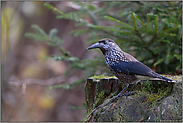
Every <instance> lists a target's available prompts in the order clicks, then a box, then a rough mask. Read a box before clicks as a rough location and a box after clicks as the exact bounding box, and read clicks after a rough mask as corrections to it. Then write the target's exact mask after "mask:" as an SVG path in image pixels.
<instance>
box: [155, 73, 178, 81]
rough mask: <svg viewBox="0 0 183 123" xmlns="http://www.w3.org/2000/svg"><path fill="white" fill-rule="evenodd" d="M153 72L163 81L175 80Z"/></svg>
mask: <svg viewBox="0 0 183 123" xmlns="http://www.w3.org/2000/svg"><path fill="white" fill-rule="evenodd" d="M153 74H154V75H155V76H156V77H157V78H160V79H161V80H163V81H166V82H176V81H175V80H172V79H169V78H166V77H164V76H161V75H159V74H157V73H156V72H154V71H153Z"/></svg>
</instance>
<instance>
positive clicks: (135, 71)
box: [111, 62, 157, 77]
mask: <svg viewBox="0 0 183 123" xmlns="http://www.w3.org/2000/svg"><path fill="white" fill-rule="evenodd" d="M111 68H112V69H114V70H115V71H116V72H120V73H125V74H130V75H143V76H151V77H157V76H156V75H153V74H152V72H153V71H152V70H151V69H150V68H149V67H147V66H146V65H144V64H143V63H141V62H117V63H114V64H113V65H111Z"/></svg>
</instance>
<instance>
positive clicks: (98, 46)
mask: <svg viewBox="0 0 183 123" xmlns="http://www.w3.org/2000/svg"><path fill="white" fill-rule="evenodd" d="M100 47H101V45H100V44H99V43H95V44H93V45H91V46H90V47H88V48H87V49H88V50H90V49H95V48H100Z"/></svg>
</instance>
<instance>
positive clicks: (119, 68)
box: [88, 38, 176, 98]
mask: <svg viewBox="0 0 183 123" xmlns="http://www.w3.org/2000/svg"><path fill="white" fill-rule="evenodd" d="M94 48H99V49H100V50H101V51H102V53H103V55H104V57H105V63H106V64H107V66H108V67H109V69H110V70H111V71H112V72H113V74H114V75H115V76H116V77H117V78H118V79H119V80H120V81H121V82H122V83H123V84H125V85H126V87H125V88H124V89H123V90H122V91H121V92H120V93H119V94H118V95H117V96H116V98H117V97H119V96H122V93H123V91H124V90H125V89H126V88H127V87H128V86H129V84H134V86H135V85H136V84H137V83H138V82H139V81H141V80H149V79H151V78H159V79H161V80H162V81H165V82H176V81H174V80H171V79H168V78H166V77H163V76H161V75H159V74H158V73H156V72H154V71H152V70H151V69H150V68H149V67H147V66H146V65H144V64H143V63H142V62H139V61H138V60H137V59H135V58H134V57H133V56H132V55H130V54H128V53H125V52H124V51H122V50H121V49H120V48H119V46H118V45H117V44H116V43H115V42H114V41H113V40H111V39H108V38H104V39H101V40H100V41H99V42H97V43H95V44H93V45H92V46H90V47H88V50H89V49H94ZM134 86H133V87H132V89H131V90H130V91H129V93H128V94H127V95H126V96H128V95H130V93H131V91H132V90H133V88H134ZM123 95H125V94H123Z"/></svg>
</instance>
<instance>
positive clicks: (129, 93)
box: [122, 82, 137, 97]
mask: <svg viewBox="0 0 183 123" xmlns="http://www.w3.org/2000/svg"><path fill="white" fill-rule="evenodd" d="M136 85H137V82H136V83H135V84H133V86H132V88H131V89H130V91H129V92H128V93H126V94H123V95H122V96H126V97H127V96H130V95H134V94H136V92H134V93H131V92H132V90H133V89H134V87H135V86H136Z"/></svg>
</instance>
